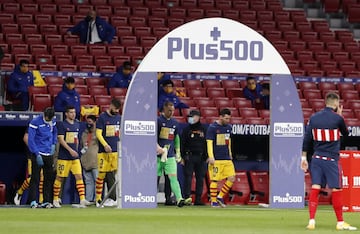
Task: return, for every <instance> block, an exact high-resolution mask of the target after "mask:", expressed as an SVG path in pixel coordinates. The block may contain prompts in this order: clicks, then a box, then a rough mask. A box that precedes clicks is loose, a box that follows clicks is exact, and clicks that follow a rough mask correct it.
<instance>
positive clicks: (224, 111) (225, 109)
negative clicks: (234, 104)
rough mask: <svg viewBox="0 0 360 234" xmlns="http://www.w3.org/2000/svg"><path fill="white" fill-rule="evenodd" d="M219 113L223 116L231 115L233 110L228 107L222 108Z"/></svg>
mask: <svg viewBox="0 0 360 234" xmlns="http://www.w3.org/2000/svg"><path fill="white" fill-rule="evenodd" d="M219 114H220V115H221V116H225V115H231V111H230V109H228V108H224V109H221V110H220V112H219Z"/></svg>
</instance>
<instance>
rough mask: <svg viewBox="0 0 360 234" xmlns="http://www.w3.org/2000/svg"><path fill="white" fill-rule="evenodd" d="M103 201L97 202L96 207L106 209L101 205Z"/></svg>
mask: <svg viewBox="0 0 360 234" xmlns="http://www.w3.org/2000/svg"><path fill="white" fill-rule="evenodd" d="M101 203H102V201H101V200H97V201H96V207H97V208H104V205H101Z"/></svg>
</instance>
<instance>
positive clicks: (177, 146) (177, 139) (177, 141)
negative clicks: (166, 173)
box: [174, 134, 182, 162]
mask: <svg viewBox="0 0 360 234" xmlns="http://www.w3.org/2000/svg"><path fill="white" fill-rule="evenodd" d="M174 148H175V152H176V157H175V159H176V162H181V160H182V158H181V151H180V137H179V134H176V136H175V140H174Z"/></svg>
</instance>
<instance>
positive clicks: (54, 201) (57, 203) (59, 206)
mask: <svg viewBox="0 0 360 234" xmlns="http://www.w3.org/2000/svg"><path fill="white" fill-rule="evenodd" d="M53 205H54V207H55V208H61V205H60V201H59V200H53Z"/></svg>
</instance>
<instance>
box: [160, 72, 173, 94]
mask: <svg viewBox="0 0 360 234" xmlns="http://www.w3.org/2000/svg"><path fill="white" fill-rule="evenodd" d="M157 78H158V86H159V90H160V87H161V86H162V84H163V83H164V82H165V81H168V80H170V75H168V74H165V73H164V72H158V73H157Z"/></svg>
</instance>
